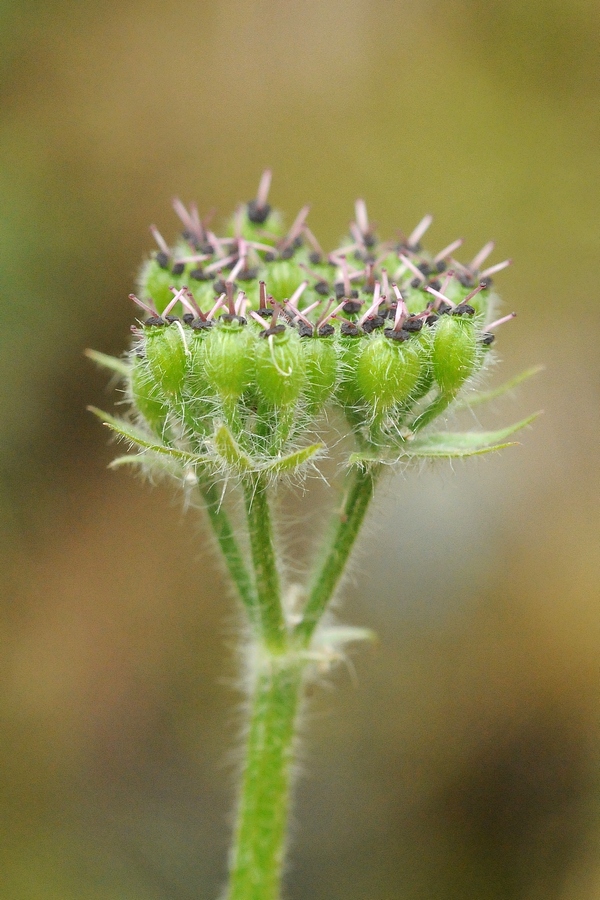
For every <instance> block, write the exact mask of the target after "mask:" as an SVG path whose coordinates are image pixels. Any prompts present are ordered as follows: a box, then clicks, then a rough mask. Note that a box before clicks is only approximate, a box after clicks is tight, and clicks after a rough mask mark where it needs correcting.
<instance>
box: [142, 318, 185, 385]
mask: <svg viewBox="0 0 600 900" xmlns="http://www.w3.org/2000/svg"><path fill="white" fill-rule="evenodd" d="M145 337H146V343H145V350H146V358H147V360H148V366H149V368H150V371H151V372H152V375H153V376H154V378H155V379H156V383H157V384H158V385H159V386H160V388H161V390H162V391H163V393H164V394H166V396H167V397H169V398H170V399H177V398H179V397H180V396H181V391H182V388H183V383H184V380H185V373H186V365H187V355H188V352H189V351H188V349H187V346H186V342H185V334H184V330H183V326H182V325H181V324H180V323H178V322H177V323H174V324H172V325H167V326H166V327H155V326H153V327H150V328H146V329H145Z"/></svg>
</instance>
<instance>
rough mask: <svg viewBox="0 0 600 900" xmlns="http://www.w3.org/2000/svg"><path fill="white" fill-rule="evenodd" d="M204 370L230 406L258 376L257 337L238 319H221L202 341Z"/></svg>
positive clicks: (223, 399)
mask: <svg viewBox="0 0 600 900" xmlns="http://www.w3.org/2000/svg"><path fill="white" fill-rule="evenodd" d="M201 349H202V350H203V363H204V373H205V375H206V378H207V381H208V383H209V385H210V386H211V388H212V389H213V390H214V391H215V393H216V394H217V395H218V396H219V397H220V398H221V400H222V401H224V402H225V403H226V405H227V406H228V407H230V406H231V405H232V404H234V403H236V402H237V401H238V400H239V399H240V397H241V396H242V394H243V393H244V391H245V390H246V388H248V387H249V386H250V385H251V384H252V381H253V378H254V358H253V356H254V338H253V335H252V334H251V332H250V329H249V328H248V327H247V326H246V325H242V324H240V323H239V322H238V321H237V319H233V320H232V321H223V320H221V321H220V322H219V323H218V324H217V325H215V326H214V327H213V328H211V330H210V331H209V333H208V335H207V336H206V338H205V339H204V340H203V341H202V342H201Z"/></svg>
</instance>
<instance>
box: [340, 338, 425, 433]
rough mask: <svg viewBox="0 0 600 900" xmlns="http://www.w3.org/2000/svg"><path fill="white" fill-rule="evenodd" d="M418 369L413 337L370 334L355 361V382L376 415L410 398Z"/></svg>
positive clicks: (417, 353) (418, 375)
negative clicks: (400, 337) (399, 338)
mask: <svg viewBox="0 0 600 900" xmlns="http://www.w3.org/2000/svg"><path fill="white" fill-rule="evenodd" d="M421 369H422V363H421V353H420V348H419V345H418V342H417V340H416V339H414V338H409V339H408V340H404V341H398V340H394V339H392V338H388V337H385V336H384V335H382V334H378V335H375V336H373V338H372V339H371V340H370V341H369V343H368V344H367V346H366V347H365V349H364V350H363V352H362V354H361V356H360V359H359V361H358V366H357V371H356V382H357V386H358V389H359V391H360V393H361V395H362V397H363V398H364V399H365V400H366V402H367V403H368V404H369V406H371V407H372V409H373V414H374V417H375V418H376V419H379V418H381V416H382V415H383V414H384V413H386V412H387V411H388V410H389V409H391V407H392V406H394V405H396V404H399V403H406V401H407V400H409V398H410V396H411V394H412V392H413V391H414V390H415V387H416V385H417V383H418V381H419V377H420V375H421Z"/></svg>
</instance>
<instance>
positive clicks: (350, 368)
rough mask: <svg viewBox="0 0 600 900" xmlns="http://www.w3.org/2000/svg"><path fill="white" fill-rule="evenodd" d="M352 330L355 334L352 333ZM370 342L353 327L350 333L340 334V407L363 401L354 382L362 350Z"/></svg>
mask: <svg viewBox="0 0 600 900" xmlns="http://www.w3.org/2000/svg"><path fill="white" fill-rule="evenodd" d="M354 330H355V331H356V333H354ZM370 340H372V336H370V337H369V338H367V337H366V336H365V335H363V334H361V333H360V329H359V328H356V326H354V327H353V328H351V330H350V333H348V334H343V333H340V335H339V338H338V348H339V354H340V355H339V371H340V375H341V378H340V382H339V385H338V390H337V396H338V399H339V401H340V402H341V403H342V405H345V404H350V405H354V404H359V403H361V401H362V400H363V397H362V393H361V391H360V388H359V387H358V383H357V380H356V375H357V370H358V364H359V361H360V358H361V355H362V353H363V350H364V349H365V347H366V346H367V345H368V342H369V341H370Z"/></svg>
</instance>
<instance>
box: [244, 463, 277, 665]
mask: <svg viewBox="0 0 600 900" xmlns="http://www.w3.org/2000/svg"><path fill="white" fill-rule="evenodd" d="M244 493H245V496H246V512H247V516H248V536H249V538H250V550H251V552H252V563H253V566H254V574H255V579H256V593H257V595H258V607H257V609H258V617H259V622H260V630H261V634H262V638H263V640H264V642H265V644H266V645H267V646H268V647H269V648H270V649H271V650H272V651H273V652H276V653H277V652H279V653H281V652H282V651H283V650H284V649H285V646H286V637H287V633H286V628H285V621H284V618H283V607H282V603H281V589H280V586H279V573H278V571H277V562H276V559H275V550H274V546H273V528H272V525H271V511H270V509H269V499H268V494H267V479H266V478H265V477H264V476H262V475H254V476H249V477H248V478H246V479H245V480H244Z"/></svg>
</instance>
